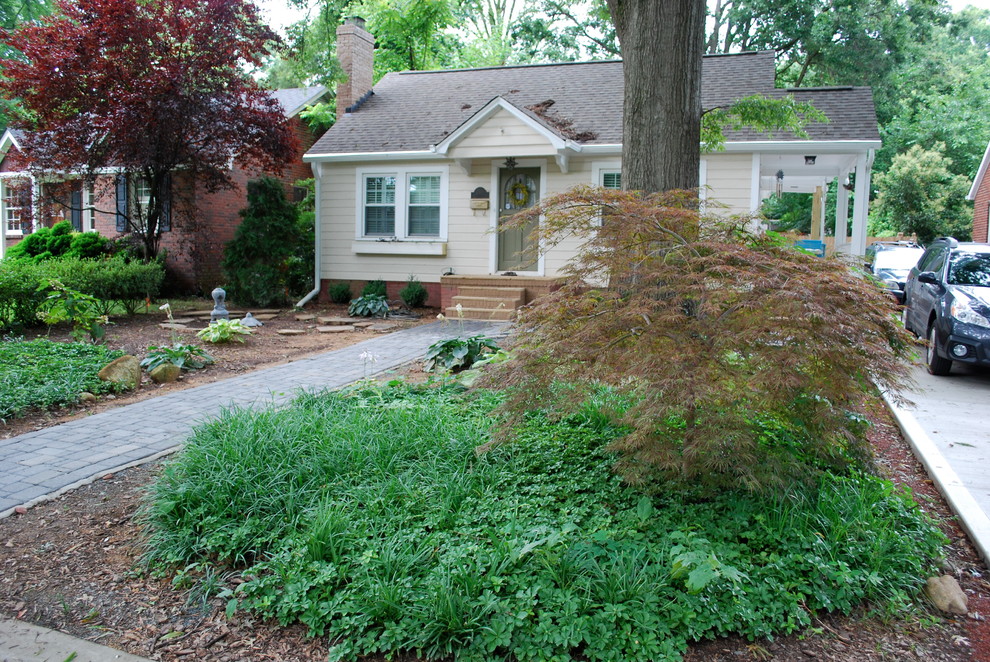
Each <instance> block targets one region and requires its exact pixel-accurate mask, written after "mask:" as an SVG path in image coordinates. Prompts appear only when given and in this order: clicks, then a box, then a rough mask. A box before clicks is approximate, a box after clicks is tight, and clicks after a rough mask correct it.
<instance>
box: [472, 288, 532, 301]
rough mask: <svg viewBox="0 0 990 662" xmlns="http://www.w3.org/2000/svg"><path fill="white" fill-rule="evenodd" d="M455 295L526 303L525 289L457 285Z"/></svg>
mask: <svg viewBox="0 0 990 662" xmlns="http://www.w3.org/2000/svg"><path fill="white" fill-rule="evenodd" d="M457 294H458V295H459V296H464V297H492V298H496V299H501V298H504V297H508V298H511V299H516V298H519V299H522V300H523V301H524V302H525V301H526V288H525V287H495V286H488V285H459V286H458V287H457Z"/></svg>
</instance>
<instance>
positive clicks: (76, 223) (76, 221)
mask: <svg viewBox="0 0 990 662" xmlns="http://www.w3.org/2000/svg"><path fill="white" fill-rule="evenodd" d="M69 207H70V209H69V214H70V217H71V219H72V229H73V230H75V231H76V232H82V229H83V227H82V189H80V190H78V191H73V192H72V195H71V196H69Z"/></svg>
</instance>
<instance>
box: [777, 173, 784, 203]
mask: <svg viewBox="0 0 990 662" xmlns="http://www.w3.org/2000/svg"><path fill="white" fill-rule="evenodd" d="M783 192H784V171H783V170H778V171H777V197H778V198H779V197H780V194H781V193H783Z"/></svg>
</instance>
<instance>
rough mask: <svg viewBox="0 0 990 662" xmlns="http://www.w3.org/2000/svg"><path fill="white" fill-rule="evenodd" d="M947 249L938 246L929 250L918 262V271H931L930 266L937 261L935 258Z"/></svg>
mask: <svg viewBox="0 0 990 662" xmlns="http://www.w3.org/2000/svg"><path fill="white" fill-rule="evenodd" d="M944 250H945V249H944V248H942V247H940V246H938V247H933V248H929V249H928V250H927V251H926V252H925V255H924V256H923V257H922V258H921V261H920V262H918V271H931V268H930V265H931V264H932V263H933V262H934V261H935V258H936V257H938V256H939V254H940V253H942V252H943V251H944Z"/></svg>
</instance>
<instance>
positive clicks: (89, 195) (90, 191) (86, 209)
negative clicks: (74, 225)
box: [82, 181, 96, 232]
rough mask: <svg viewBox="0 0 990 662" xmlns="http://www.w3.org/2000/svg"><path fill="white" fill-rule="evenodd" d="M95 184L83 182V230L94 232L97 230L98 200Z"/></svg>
mask: <svg viewBox="0 0 990 662" xmlns="http://www.w3.org/2000/svg"><path fill="white" fill-rule="evenodd" d="M94 197H95V190H94V186H92V185H89V184H87V183H86V182H85V181H83V183H82V207H83V208H82V229H83V232H94V231H95V230H96V208H95V204H96V201H95V200H94V199H93V198H94Z"/></svg>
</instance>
